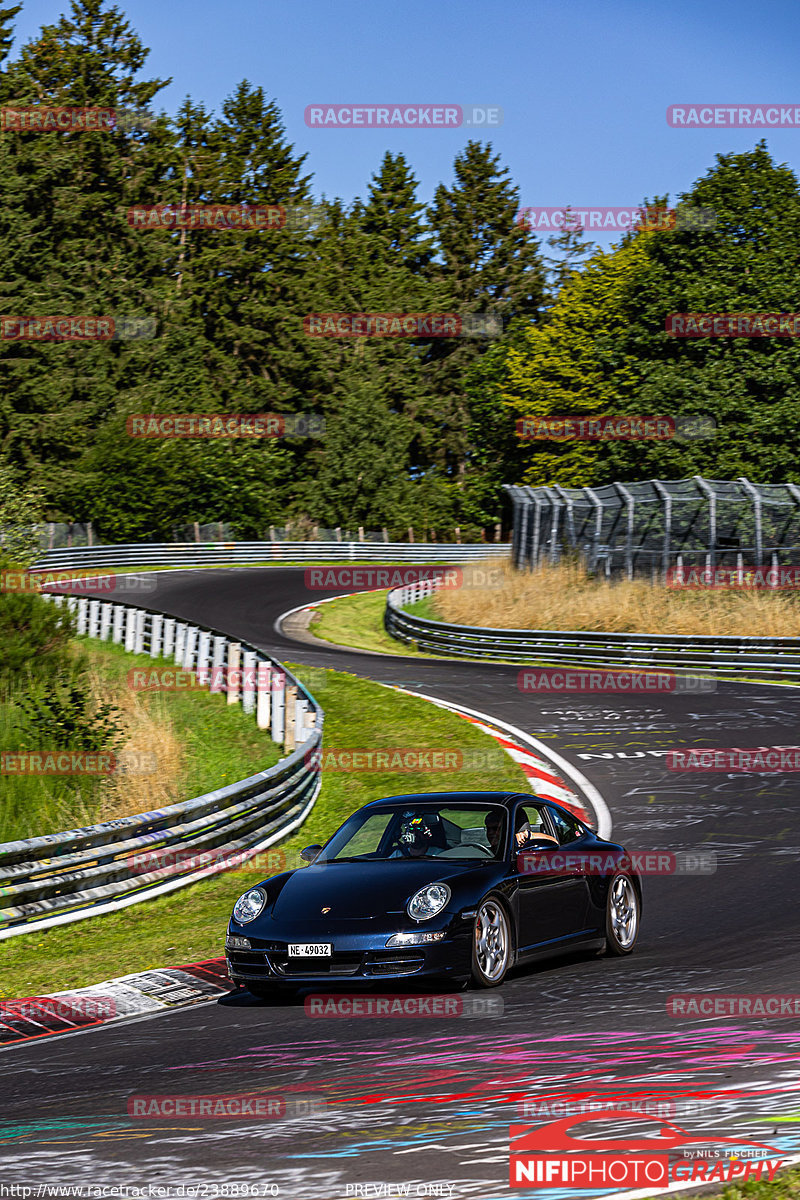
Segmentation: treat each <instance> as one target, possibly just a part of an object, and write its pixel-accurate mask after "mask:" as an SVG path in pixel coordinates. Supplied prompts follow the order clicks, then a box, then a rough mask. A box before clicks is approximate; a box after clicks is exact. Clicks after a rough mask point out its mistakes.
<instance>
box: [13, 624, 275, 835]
mask: <svg viewBox="0 0 800 1200" xmlns="http://www.w3.org/2000/svg"><path fill="white" fill-rule="evenodd" d="M75 642H76V648H77V649H79V650H80V652H81V653H82V654H83V655H84V656H85V658H86V660H87V662H88V666H89V668H90V669H91V670H92V671H93V672H95V673H96V674H97V675H98V676H99V678H100V679H101V680H102V681H103V684H104V686H109V687H110V688H111V690H112V692H113V691H115V690H116V691H117V692H118V693H120V694H123V695H124V693H125V692H126V690H127V686H128V685H127V675H128V671H129V670H130V669H131V668H132V667H137V668H142V667H144V668H145V669H148V670H149V669H153V670H161V669H163V668H169V667H171V666H173V665H174V664H172V662H171V660H168V659H164V658H158V659H150V658H145V657H143V656H142V655H137V654H128V653H126V652H125V651H124V650H123V649H121V648H120V647H119V646H114V645H112V644H110V643H103V642H98V641H95V640H89V639H88V638H77V639H75ZM137 694H138V696H139V697H140V698H141V704H142V706H143V708H144V709H145V710H146V711H147V712H149V714H150V715H151V717H152V718H153V719H154V721H155V722H156V723H157V728H170V729H171V732H172V734H173V736H174V737H175V738H176V739H177V741H178V742H179V743H180V745H181V746H182V747H183V750H184V753H183V761H182V763H181V764H180V769H179V774H178V776H177V778H176V779H175V780H174V787H175V795H174V797H173V799H172V801H170V802H172V803H177V802H179V801H181V800H191V799H192V797H194V796H200V795H202V794H203V793H204V792H210V791H213V790H214V789H215V788H218V787H221V786H224V785H225V784H228V783H234V782H235V781H236V780H237V779H244V778H246V777H247V776H248V775H253V774H255V772H256V771H263V770H264V769H265V768H266V767H270V766H272V765H273V764H274V763H276V762H277V761H278V759H279V758H280V756H281V751H280V748H279V747H278V746H276V745H275V744H274V743H273V742H272V740H271V738H270V736H269V733H268V732H266V731H265V730H260V729H258V727H257V726H256V723H255V717H254V715H252V714H250V715H247V714H245V713H244V712H243V711H242V709H241V706H240V705H230V706H228V704H227V703H226V697H225V696H224V695H211V693H210V692H207V691H192V692H167V691H160V692H155V691H154V692H138V693H137ZM113 698H114V697H113V695H112V700H113ZM121 704H122V701H120V705H121ZM0 739H2V741H1V742H0V745H2V747H3V749H4V750H16V749H23V748H29V747H32V745H33V743H32V741H31V739H30V735H27V736H26V734H25V732H24V729H23V726H22V723H21V714H20V711H19V709H18V707H16V706H14V705H13V703H10V702H9V699H8V697H6V702H5V703H0ZM41 748H42V749H51V748H52V747H49V746H47V747H46V746H42V747H41ZM148 750H151V751H152V753H154V754H155V755H156V758H158V754H159V744H158V742H154V743H152V744H150V745H149V746H148ZM134 785H138V786H137V790H136V794H137V796H139V795H140V796H141V799H142V803H141V805H140V807H139V808H137V810H136V811H146V810H147V808H148V807H149V804H148V798H147V785H146V783H144V782H143V779H142V778H141V777H140V778H139V779H134V778H131V786H134ZM102 804H103V783H102V782H101V781H99V780H97V779H92V778H91V777H88V776H87V777H84V778H83V779H80V778H79V777H74V778H73V779H72V780H70V781H65V780H63V779H59V778H58V777H57V776H39V777H37V776H25V775H20V776H4V777H3V804H2V806H0V842H11V841H15V840H16V839H17V838H28V837H38V836H41V835H42V834H46V833H58V832H59V831H61V830H65V829H71V828H74V827H75V826H78V825H85V824H93V823H95V822H97V821H100V820H103V819H104V817H103V815H102V811H101V808H102ZM155 807H160V805H156V806H155Z"/></svg>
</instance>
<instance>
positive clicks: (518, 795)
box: [363, 792, 558, 808]
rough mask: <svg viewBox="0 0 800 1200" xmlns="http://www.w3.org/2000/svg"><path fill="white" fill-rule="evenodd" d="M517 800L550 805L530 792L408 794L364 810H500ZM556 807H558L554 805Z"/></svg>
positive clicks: (374, 801) (366, 806)
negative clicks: (488, 806) (447, 807)
mask: <svg viewBox="0 0 800 1200" xmlns="http://www.w3.org/2000/svg"><path fill="white" fill-rule="evenodd" d="M518 800H527V801H528V803H529V804H530V803H532V802H533V801H536V802H537V803H539V804H552V803H553V801H551V800H546V799H545V798H544V796H534V795H532V794H531V793H530V792H408V793H402V794H401V795H399V796H384V797H382V798H381V799H380V800H371V801H370V802H369V803H368V804H365V805H364V806H363V807H364V808H380V807H381V806H382V805H384V804H392V805H394V804H453V803H456V804H499V805H500V806H501V807H502V808H511V807H512V805H514V804H516V803H517V801H518ZM556 807H558V805H556Z"/></svg>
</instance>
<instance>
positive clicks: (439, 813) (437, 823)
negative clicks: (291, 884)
mask: <svg viewBox="0 0 800 1200" xmlns="http://www.w3.org/2000/svg"><path fill="white" fill-rule="evenodd" d="M505 833H506V812H505V810H504V809H503V808H500V807H499V806H496V805H489V804H486V805H469V806H467V805H463V806H460V805H458V804H442V805H430V804H426V805H419V806H417V805H415V804H413V803H411V804H403V805H397V806H393V807H391V808H389V807H387V808H380V809H377V810H371V811H368V812H360V813H355V815H354V816H352V817H351V818H350V820H349V821H347V822H345V824H344V825H343V826H342V828H341V829H340V830H339V831H338V832H337V833H335V834H334V836H333V837H332V838H331V840H330V842H329V843H328V845H327V846H326V847H325V850H324V851H323V853H322V855H320V858H321V859H324V860H325V861H326V862H344V861H347V862H353V861H367V860H388V859H413V858H445V859H450V858H460V859H476V860H479V861H490V860H495V861H496V860H497V859H498V858H501V857H502V853H503V848H504V842H505Z"/></svg>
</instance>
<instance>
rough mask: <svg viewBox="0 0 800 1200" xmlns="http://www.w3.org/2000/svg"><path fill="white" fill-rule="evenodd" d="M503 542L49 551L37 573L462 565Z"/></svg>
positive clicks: (497, 552) (496, 551) (503, 549)
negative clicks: (269, 566) (318, 565)
mask: <svg viewBox="0 0 800 1200" xmlns="http://www.w3.org/2000/svg"><path fill="white" fill-rule="evenodd" d="M510 549H511V548H510V546H509V545H508V544H507V543H504V542H497V543H491V542H487V543H482V542H478V543H475V544H469V545H458V544H453V543H450V542H415V543H408V542H208V543H206V544H203V543H196V542H183V543H180V542H179V543H175V542H165V543H163V544H150V545H146V544H143V545H140V546H91V547H89V546H82V547H76V548H73V549H71V550H47V551H46V552H45V553H44V554H43V555H42V557H41V558H40V559H39V560H38V562H36V563H34V565H33V566H32V567H31V568H30V569H31V570H32V571H43V570H46V571H66V570H74V569H76V568H80V569H85V568H90V569H91V570H94V569H96V568H97V569H102V568H103V567H148V566H149V567H207V566H245V565H246V564H247V563H275V564H276V565H277V564H281V563H285V564H288V563H303V562H321V563H329V562H330V563H340V562H379V563H382V562H388V563H459V562H472V561H473V559H477V558H487V557H489V556H492V557H497V556H502V557H504V558H507V557H508V555H509V553H510Z"/></svg>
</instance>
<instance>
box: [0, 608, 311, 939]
mask: <svg viewBox="0 0 800 1200" xmlns="http://www.w3.org/2000/svg"><path fill="white" fill-rule="evenodd" d="M48 599H51V600H52V601H53V602H54V603H55V604H57V605H62V604H64V603H66V605H67V607H68V608H69V609H70V610H71V611H73V612H74V613H75V614H76V616H77V632H78V633H79V634H88V635H89V636H90V637H100V638H102V639H103V640H108V639H109V638H111V640H112V641H114V642H115V643H117V644H118V645H124V647H125V649H126V650H129V651H133V652H134V653H138V654H149V655H150V656H151V658H153V659H157V658H159V657H167V658H169V657H172V658H173V659H174V662H175V663H176V664H177V665H178V666H179V667H180V668H182V669H183V670H185V671H196V672H201V673H204V672H206V671H207V672H208V676H209V684H210V690H211V691H212V692H226V693H227V701H228V703H229V704H233V703H239V702H241V704H242V707H243V709H244V711H245V712H246V713H255V716H256V721H257V724H258V726H259V728H262V729H269V730H270V732H271V735H272V740H273V741H274V742H278V743H283V744H284V748H285V750H286V751H287V757H285V758H282V759H281V761H280V762H278V763H277V764H276V765H275V766H273V767H270V768H268V769H267V770H265V771H260V772H258V774H256V775H251V776H249V777H248V778H247V779H241V780H239V781H238V782H236V783H232V784H230V785H228V786H227V787H223V788H218V789H216V790H215V791H213V792H208V793H206V794H205V795H203V796H198V797H196V798H195V799H192V800H187V801H184V802H181V803H179V804H173V805H170V806H169V807H167V808H161V809H155V810H153V811H152V812H145V813H139V814H137V815H136V816H131V817H122V818H120V819H117V820H113V821H104V822H102V823H100V824H97V825H90V826H87V827H86V828H84V829H71V830H68V831H66V832H64V833H55V834H49V835H45V836H42V837H35V838H26V839H24V840H21V841H16V842H5V843H3V844H0V903H2V905H3V907H2V909H0V940H2V939H3V938H7V937H13V936H14V935H15V934H20V933H27V932H29V931H30V930H32V929H43V928H46V927H48V926H50V925H57V924H62V923H64V922H67V921H74V920H81V919H83V918H86V917H92V916H96V915H98V914H100V913H104V912H110V911H113V910H114V909H118V908H123V907H126V906H127V905H130V904H136V903H138V902H139V901H142V900H148V899H150V898H152V897H154V896H157V895H160V894H163V893H164V892H168V891H172V890H174V889H175V888H178V887H185V886H186V885H187V884H190V883H194V882H196V881H197V880H199V879H201V878H204V877H206V876H208V875H210V874H215V873H216V872H218V871H221V870H225V869H226V867H228V866H229V864H230V862H231V860H233V861H235V862H241V861H246V860H247V859H248V858H250V857H252V855H254V854H256V853H258V852H259V851H260V850H264V849H266V848H267V847H268V846H270V845H272V844H273V843H274V842H276V841H278V840H279V839H280V838H283V837H285V836H286V835H287V834H288V833H290V832H291V831H292V830H294V829H296V828H297V827H298V826H299V825H300V824H302V822H303V821H304V820H305V818H306V816H307V815H308V813H309V811H310V810H311V807H312V806H313V804H314V801H315V800H316V798H317V795H318V792H319V787H320V767H319V754H318V753H315V752H316V751H318V750H319V749H320V748H321V746H322V725H323V717H324V713H323V710H322V709H321V708H320V706H319V704H318V703H317V702H316V700H315V699H314V697H313V696H312V695H311V693H310V692H309V691H308V690H307V689H306V688H305V687H304V686H303V685H302V684H301V683H300V681H299V680H297V679H296V678H295V677H294V675H292V673H291V672H290V671H288V670H287V669H286V668H285V667H284V666H282V665H281V664H280V663H279V662H277V661H276V660H275V659H272V658H270V657H269V656H268V655H265V654H263V653H262V652H261V651H260V650H257V649H256V648H255V647H253V646H249V645H248V644H247V643H244V642H236V641H234V640H233V639H231V638H228V637H227V636H226V635H224V634H220V633H217V632H216V631H215V630H213V629H208V628H206V627H205V626H199V625H193V624H191V623H190V622H186V621H179V620H177V619H175V618H172V617H165V616H164V615H163V614H162V613H156V612H151V611H150V610H148V609H143V608H134V607H131V606H129V605H124V604H114V603H111V602H108V601H105V600H98V599H89V598H87V597H80V598H78V597H74V596H69V597H66V596H53V597H48ZM153 669H156V668H155V664H153ZM223 848H224V856H223V858H222V861H221V862H219V861H215V859H218V857H219V856H218V855H215V854H214V851H219V850H221V849H223ZM159 852H160V854H161V856H162V861H166V862H167V865H165V866H157V867H156V868H155V869H153V870H141V865H142V864H141V861H140V860H141V858H142V857H143V856H145V854H146V853H147V854H154V855H155V856H156V858H158V855H159ZM135 856H139V861H136V857H135ZM170 859H171V860H172V861H170ZM143 865H146V863H145V864H143ZM137 868H138V869H137Z"/></svg>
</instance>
